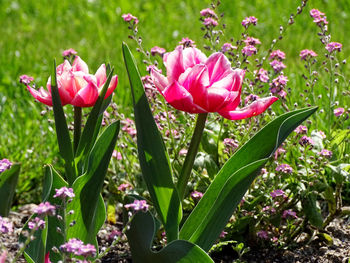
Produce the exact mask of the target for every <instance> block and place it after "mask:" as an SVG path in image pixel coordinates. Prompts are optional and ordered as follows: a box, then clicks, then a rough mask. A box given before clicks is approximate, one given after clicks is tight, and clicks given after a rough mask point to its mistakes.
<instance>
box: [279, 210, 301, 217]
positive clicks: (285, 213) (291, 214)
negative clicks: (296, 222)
mask: <svg viewBox="0 0 350 263" xmlns="http://www.w3.org/2000/svg"><path fill="white" fill-rule="evenodd" d="M282 218H298V216H297V213H296V212H294V211H292V210H291V209H288V210H284V211H283V214H282Z"/></svg>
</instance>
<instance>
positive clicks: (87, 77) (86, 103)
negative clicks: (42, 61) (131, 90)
mask: <svg viewBox="0 0 350 263" xmlns="http://www.w3.org/2000/svg"><path fill="white" fill-rule="evenodd" d="M56 75H57V87H58V91H59V94H60V98H61V103H62V106H64V105H66V104H71V105H73V106H76V107H91V106H93V105H94V104H95V102H96V100H97V98H98V95H99V94H100V92H101V91H102V88H103V85H104V83H105V82H106V80H107V76H106V66H105V65H104V64H102V65H101V66H100V68H99V69H98V70H97V72H96V74H95V75H91V74H89V69H88V66H87V65H86V63H85V62H84V61H83V60H82V59H81V58H80V57H78V56H76V58H75V60H74V62H73V64H72V65H71V64H70V63H69V62H68V60H65V61H64V62H63V63H62V64H60V65H58V66H57V68H56ZM117 83H118V76H117V75H115V76H113V77H112V79H111V82H110V84H109V87H108V89H107V92H106V96H105V99H106V98H108V97H109V96H110V95H111V94H112V92H113V91H114V89H115V88H116V87H117ZM26 86H27V88H28V90H29V92H30V93H31V94H32V96H33V97H34V98H35V99H36V100H38V101H40V102H42V103H44V104H46V105H48V106H52V97H51V78H49V80H48V82H47V90H45V89H44V88H42V87H41V88H40V89H39V90H36V89H34V88H33V87H31V86H29V85H28V84H26Z"/></svg>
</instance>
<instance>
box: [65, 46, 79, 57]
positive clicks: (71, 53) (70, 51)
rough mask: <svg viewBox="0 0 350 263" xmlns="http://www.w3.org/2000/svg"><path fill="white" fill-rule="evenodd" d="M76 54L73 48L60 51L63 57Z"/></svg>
mask: <svg viewBox="0 0 350 263" xmlns="http://www.w3.org/2000/svg"><path fill="white" fill-rule="evenodd" d="M76 54H78V52H76V51H75V50H74V49H73V48H70V49H67V50H64V51H63V52H62V56H63V57H71V56H75V55H76Z"/></svg>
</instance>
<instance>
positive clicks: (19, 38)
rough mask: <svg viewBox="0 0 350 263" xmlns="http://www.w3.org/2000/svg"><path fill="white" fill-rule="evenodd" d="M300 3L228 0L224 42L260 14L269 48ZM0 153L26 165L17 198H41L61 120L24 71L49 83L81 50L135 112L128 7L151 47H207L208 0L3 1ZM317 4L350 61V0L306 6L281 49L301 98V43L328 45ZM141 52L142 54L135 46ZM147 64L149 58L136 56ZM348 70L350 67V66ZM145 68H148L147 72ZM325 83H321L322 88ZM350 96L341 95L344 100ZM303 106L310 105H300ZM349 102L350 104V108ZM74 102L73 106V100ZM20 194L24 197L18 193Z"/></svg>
mask: <svg viewBox="0 0 350 263" xmlns="http://www.w3.org/2000/svg"><path fill="white" fill-rule="evenodd" d="M296 2H299V1H294V0H293V1H292V0H287V1H279V0H269V1H266V0H250V1H243V0H240V1H228V0H222V5H221V6H220V11H222V12H224V13H225V17H224V22H225V23H226V24H227V30H226V32H225V36H224V37H223V41H227V40H229V39H230V37H231V36H233V37H234V38H235V39H237V37H239V36H240V34H241V32H242V29H243V28H242V26H241V24H240V22H241V21H242V19H243V18H244V17H246V16H249V15H254V16H256V17H258V19H259V23H258V26H257V27H256V28H254V29H253V30H252V31H250V32H251V35H253V36H255V37H257V38H259V39H261V40H262V42H263V44H262V48H261V49H262V50H267V49H268V47H269V45H270V44H271V41H272V39H274V38H276V37H277V36H278V32H279V25H280V24H283V25H285V24H286V23H287V21H288V18H289V16H290V14H291V13H295V10H296V5H297V3H296ZM0 4H1V7H2V8H1V9H0V24H1V27H0V35H1V37H2V41H1V42H0V50H1V52H0V61H1V64H0V123H1V126H0V127H1V128H0V145H1V146H0V158H5V157H6V158H9V159H11V160H12V161H17V162H21V163H22V165H23V166H22V172H21V179H20V183H19V188H18V190H17V197H18V196H20V199H21V200H22V201H28V200H29V201H38V198H39V196H38V195H39V193H40V191H37V190H38V188H37V187H38V185H40V182H41V180H42V173H43V170H42V166H43V165H44V164H45V163H50V162H52V159H54V160H55V161H57V160H58V158H57V157H58V148H57V146H56V139H55V133H54V125H53V124H52V123H50V122H48V119H52V113H50V112H49V113H48V114H47V115H45V116H42V115H41V112H42V111H43V110H45V107H44V106H43V105H41V104H39V103H36V102H34V100H33V98H32V97H31V96H30V94H29V93H28V92H27V91H26V89H25V88H24V87H23V86H22V85H19V83H18V79H19V76H20V75H22V74H27V75H31V76H33V77H34V78H35V80H36V83H37V85H45V84H46V81H47V78H48V76H49V74H50V69H51V66H52V61H53V58H55V57H56V58H58V61H59V58H60V56H61V52H62V51H63V50H65V49H68V48H74V49H75V50H77V51H78V52H79V55H80V56H81V57H82V58H83V59H84V60H85V61H86V62H87V64H88V65H89V66H90V68H91V71H92V72H94V71H95V70H96V69H97V68H98V66H99V65H100V64H101V63H103V62H105V61H107V62H108V61H109V62H111V64H112V65H113V66H114V67H115V72H116V73H117V74H118V76H119V84H118V87H117V90H116V93H117V96H114V101H115V102H116V103H117V104H118V105H121V106H122V107H121V108H123V109H125V113H126V114H128V112H130V111H129V110H128V109H130V102H131V96H130V93H129V87H128V80H127V75H126V71H125V69H124V63H123V60H122V53H121V43H122V41H126V42H128V43H129V44H130V46H131V48H135V43H132V42H131V41H130V40H128V37H127V36H128V33H129V32H128V30H127V26H126V24H125V23H124V21H123V20H122V19H121V15H122V14H123V13H128V12H130V13H132V14H134V15H135V16H137V17H138V18H139V20H140V24H139V28H140V31H139V32H140V35H141V36H142V37H143V42H144V46H145V47H146V48H148V49H150V48H151V47H152V46H155V45H158V46H162V47H164V48H166V49H167V50H172V49H173V48H174V47H175V46H176V45H177V42H178V41H180V40H181V38H182V37H185V36H187V37H190V38H191V39H193V40H195V41H196V42H197V43H198V47H201V43H203V41H202V31H201V30H200V27H201V22H200V21H199V16H198V14H199V11H200V10H201V9H203V8H206V7H207V6H208V5H209V1H204V2H203V1H199V0H193V1H191V0H184V1H173V0H171V1H169V0H168V1H165V0H160V1H142V0H135V1H125V0H120V1H102V0H89V1H81V0H79V1H78V0H50V1H48V0H46V1H45V0H35V1H34V0H18V1H12V0H0ZM311 8H318V9H320V10H321V11H323V12H325V13H326V14H327V19H328V20H329V21H330V24H329V31H330V32H331V34H332V40H333V41H337V42H341V43H342V44H343V51H342V53H341V55H340V57H341V59H348V57H349V53H350V52H349V51H350V50H349V49H350V43H349V39H348V38H347V34H345V32H350V17H349V16H350V2H349V1H348V0H337V1H330V0H328V1H327V0H310V1H309V3H308V6H307V8H306V9H305V12H304V13H303V14H302V15H301V16H299V17H298V18H297V20H296V23H295V24H294V25H293V26H292V27H290V28H289V29H288V31H287V32H286V34H285V36H284V39H283V40H282V41H281V42H279V43H278V45H277V47H276V48H279V49H281V50H283V51H285V52H286V55H287V58H288V59H287V60H286V65H287V69H286V71H285V72H286V74H287V75H288V76H289V78H290V82H289V84H288V87H291V88H292V90H293V92H292V100H293V101H299V100H300V98H299V93H300V91H301V90H302V89H303V85H305V84H304V82H303V81H302V78H301V76H300V75H298V74H297V72H300V70H301V69H302V68H303V65H302V63H301V62H300V60H299V51H300V50H301V49H306V48H308V49H314V50H315V51H316V52H317V53H319V54H320V55H321V54H322V53H324V49H323V47H322V46H321V45H320V42H319V40H318V37H317V31H318V30H317V27H316V26H315V25H314V24H313V23H312V19H311V18H310V17H309V15H308V12H309V10H310V9H311ZM135 53H136V52H135ZM136 57H137V59H138V60H139V65H141V60H142V57H141V56H139V55H136ZM345 70H349V67H348V66H347V67H346V68H345ZM143 73H145V71H144V72H143ZM322 85H325V84H322V82H321V83H320V85H319V87H318V88H320V89H322V88H323V87H322ZM346 99H347V98H345V97H343V96H340V104H341V105H344V106H345V105H346V101H345V100H346ZM300 104H303V103H300ZM348 106H349V105H347V107H348ZM66 107H67V106H66ZM17 200H19V198H17Z"/></svg>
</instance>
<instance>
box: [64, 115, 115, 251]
mask: <svg viewBox="0 0 350 263" xmlns="http://www.w3.org/2000/svg"><path fill="white" fill-rule="evenodd" d="M119 126H120V122H119V121H117V122H114V123H112V124H111V125H109V126H108V127H107V129H106V130H105V131H104V132H103V133H102V134H101V136H100V137H99V138H98V139H97V141H96V144H95V145H94V147H93V148H92V150H91V153H90V156H89V162H88V167H87V172H86V173H85V174H84V175H82V176H80V177H78V178H77V179H76V180H75V182H74V183H73V190H74V193H75V197H74V199H73V201H72V202H71V203H69V204H68V206H67V209H68V211H70V210H74V213H73V214H71V215H68V216H67V222H66V223H67V227H68V225H69V224H70V223H71V222H72V221H75V224H74V226H72V227H68V228H67V240H68V239H69V238H79V239H80V240H82V241H83V242H84V243H91V244H95V245H97V241H96V235H97V232H98V230H99V229H100V228H101V226H102V225H103V223H104V221H105V218H106V211H105V206H104V202H103V199H102V196H101V190H102V186H103V182H104V179H105V176H106V173H107V168H108V165H109V162H110V159H111V156H112V152H113V149H114V147H115V144H116V141H117V137H118V132H119Z"/></svg>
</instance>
